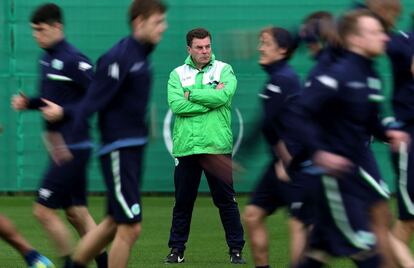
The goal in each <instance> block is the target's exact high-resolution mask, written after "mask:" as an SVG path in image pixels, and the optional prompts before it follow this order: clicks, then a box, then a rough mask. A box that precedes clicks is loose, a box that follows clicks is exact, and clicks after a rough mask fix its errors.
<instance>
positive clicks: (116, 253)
mask: <svg viewBox="0 0 414 268" xmlns="http://www.w3.org/2000/svg"><path fill="white" fill-rule="evenodd" d="M140 233H141V224H140V223H133V224H118V227H117V231H116V234H115V238H114V240H113V242H112V246H111V251H110V253H109V265H108V267H110V268H123V267H127V266H128V259H129V255H130V252H131V249H132V247H133V245H134V244H135V241H136V240H137V239H138V236H139V234H140Z"/></svg>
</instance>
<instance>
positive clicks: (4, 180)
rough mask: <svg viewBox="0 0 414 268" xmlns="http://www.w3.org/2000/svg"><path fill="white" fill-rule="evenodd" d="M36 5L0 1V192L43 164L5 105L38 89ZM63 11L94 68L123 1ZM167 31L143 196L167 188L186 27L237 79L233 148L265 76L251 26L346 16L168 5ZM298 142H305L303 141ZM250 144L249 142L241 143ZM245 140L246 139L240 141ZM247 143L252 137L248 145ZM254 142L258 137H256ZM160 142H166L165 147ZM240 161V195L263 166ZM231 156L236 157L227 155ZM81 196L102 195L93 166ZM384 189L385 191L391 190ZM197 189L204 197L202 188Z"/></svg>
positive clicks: (31, 137) (254, 154) (97, 1)
mask: <svg viewBox="0 0 414 268" xmlns="http://www.w3.org/2000/svg"><path fill="white" fill-rule="evenodd" d="M43 2H44V1H39V0H1V1H0V59H1V60H0V101H1V103H0V127H1V130H2V132H1V134H0V191H31V190H35V189H36V187H37V185H38V183H39V180H40V178H41V177H42V172H43V169H44V168H45V164H46V161H47V159H46V158H47V155H46V152H45V150H44V147H43V144H42V142H41V138H40V135H41V132H42V129H41V126H42V123H41V119H40V116H39V114H38V113H35V112H26V113H23V114H17V113H15V112H13V111H12V110H11V109H10V97H11V95H13V94H14V93H16V92H17V91H18V90H19V89H21V90H23V91H24V92H26V93H27V94H28V95H31V94H35V92H36V91H37V88H36V86H37V64H38V57H39V55H40V53H41V50H40V49H39V48H38V47H37V45H36V43H35V42H34V41H33V38H32V35H31V31H30V27H29V21H28V18H29V16H30V13H31V11H32V10H33V8H34V7H35V6H37V5H39V4H41V3H43ZM52 2H56V3H57V4H59V5H60V6H61V7H62V8H63V10H64V13H65V22H66V23H65V32H66V36H67V38H68V40H69V41H70V42H71V43H73V44H74V45H75V46H77V47H78V48H80V49H81V50H82V51H83V52H84V53H85V54H86V55H88V56H89V57H90V58H92V59H93V60H96V59H97V58H98V56H99V55H100V54H102V53H103V52H104V51H106V50H107V49H108V48H109V47H110V46H111V45H112V44H113V43H114V42H116V41H117V40H118V39H120V38H121V37H123V36H125V35H126V34H128V26H127V23H126V13H127V7H128V5H129V3H130V2H131V1H130V0H118V1H113V0H89V1H84V0H82V1H81V0H61V1H52ZM167 2H168V4H169V11H168V23H169V28H168V30H167V32H166V33H165V35H164V38H163V40H162V42H161V44H160V45H159V46H158V48H157V49H156V51H155V52H154V54H153V56H152V59H153V67H154V71H155V77H154V78H155V83H154V90H153V94H152V100H151V109H150V112H149V115H150V118H151V130H152V132H151V133H152V135H151V141H150V143H149V146H148V147H147V152H146V160H145V173H144V181H143V190H144V191H156V192H169V191H172V189H173V168H174V161H173V159H172V157H171V156H170V154H169V153H168V150H167V148H168V146H167V144H168V139H165V138H164V136H165V134H167V136H168V133H169V132H170V129H169V128H168V126H169V123H170V122H171V121H173V118H170V117H169V116H168V106H167V100H166V82H167V79H168V75H169V72H170V71H171V70H172V69H173V68H174V67H176V66H178V65H181V64H182V62H183V60H184V58H185V57H186V48H185V34H186V32H187V31H188V30H189V29H191V28H195V27H200V26H202V27H206V28H208V29H209V30H210V31H211V32H212V34H213V50H214V52H215V54H216V56H217V57H218V58H219V59H221V60H223V61H226V62H229V63H230V64H231V65H232V66H233V68H234V70H235V72H236V75H237V77H238V81H239V83H238V84H239V87H238V90H237V93H236V96H235V98H234V102H233V103H234V112H233V131H234V136H235V143H236V142H238V143H241V144H243V143H245V142H246V137H247V136H249V133H250V132H251V129H253V128H254V126H255V125H256V123H255V122H256V119H257V117H258V116H259V115H258V111H259V100H258V98H257V93H258V91H260V90H261V86H262V83H263V82H264V79H265V76H264V73H263V72H262V70H261V69H260V67H259V66H258V64H257V63H256V62H257V56H258V55H257V52H256V46H257V36H258V31H259V30H260V28H262V27H265V26H269V25H279V26H282V27H287V28H289V29H293V28H294V27H295V26H296V27H297V25H298V23H299V22H300V21H301V19H302V18H303V17H304V16H305V15H306V14H308V13H310V12H312V11H316V10H320V9H324V10H328V11H332V12H334V13H335V14H338V13H340V12H341V11H343V10H345V9H347V8H349V7H350V6H351V4H352V1H350V0H348V1H347V0H335V1H332V0H314V1H309V0H296V1H290V0H254V1H253V0H226V1H222V0H209V1H199V0H170V1H167ZM403 2H404V5H405V6H404V7H405V10H404V14H403V16H402V18H401V21H400V26H401V27H402V28H403V29H404V28H407V27H408V25H409V21H410V18H409V12H408V11H409V10H412V9H413V7H414V4H413V3H411V2H410V1H408V0H406V1H403ZM292 64H293V66H294V67H295V69H296V70H297V71H298V72H299V73H300V74H301V75H302V76H303V75H304V74H305V73H306V71H307V70H308V69H309V68H310V66H311V61H310V60H309V58H308V56H307V55H306V52H305V51H304V50H299V52H298V53H297V55H296V56H295V57H294V59H293V62H292ZM387 64H388V63H387V60H386V59H385V58H383V59H382V60H380V71H381V74H382V76H383V78H384V80H385V81H386V82H387V84H389V78H390V75H389V68H388V66H387ZM305 135H306V134H304V137H305ZM250 136H252V135H250ZM248 139H249V140H252V137H250V138H248ZM253 139H256V136H254V137H253ZM257 139H260V138H257ZM166 141H167V142H166ZM253 148H254V150H252V151H251V152H249V154H248V155H244V159H250V161H249V162H248V163H245V164H246V166H245V171H244V172H243V173H242V174H241V175H240V176H237V180H236V182H235V186H236V189H237V190H239V191H249V190H250V189H251V187H252V186H253V184H254V182H255V180H256V179H257V178H258V176H259V175H260V173H261V170H262V168H263V166H264V165H265V164H266V161H267V156H266V155H267V153H266V149H265V147H264V146H263V144H262V143H260V142H259V143H257V144H256V145H254V146H253ZM375 152H376V155H377V157H378V159H379V162H380V167H381V169H382V171H383V174H384V177H385V178H386V179H387V180H388V181H390V182H391V181H392V176H393V175H392V172H391V168H390V164H389V159H388V151H387V149H386V148H385V147H384V146H383V145H380V144H378V145H375ZM236 157H237V154H236ZM89 173H90V174H89V175H90V176H89V177H90V189H91V190H92V191H101V190H103V189H104V186H103V183H102V178H101V174H100V171H99V167H98V163H97V161H96V158H95V159H94V160H93V161H92V163H91V165H90V172H89ZM391 186H392V185H391ZM200 189H201V190H203V191H204V190H207V184H206V183H205V181H204V182H202V184H201V188H200Z"/></svg>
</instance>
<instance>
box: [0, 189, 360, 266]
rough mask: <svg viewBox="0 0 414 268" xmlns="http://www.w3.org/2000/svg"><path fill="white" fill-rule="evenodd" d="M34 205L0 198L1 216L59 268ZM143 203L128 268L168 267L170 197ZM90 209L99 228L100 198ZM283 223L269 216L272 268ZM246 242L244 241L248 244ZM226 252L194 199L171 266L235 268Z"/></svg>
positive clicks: (280, 262) (17, 260)
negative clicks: (183, 244) (185, 235)
mask: <svg viewBox="0 0 414 268" xmlns="http://www.w3.org/2000/svg"><path fill="white" fill-rule="evenodd" d="M33 200H34V197H32V196H23V197H22V196H15V197H9V196H1V197H0V213H2V214H4V215H6V216H7V217H9V218H10V219H11V220H12V221H13V222H14V223H15V225H16V226H17V227H18V229H19V230H20V232H21V233H22V234H23V235H24V236H25V237H26V238H27V239H28V240H29V241H30V242H31V243H32V245H33V246H34V247H35V248H36V249H38V250H39V251H40V252H42V253H43V254H44V255H46V256H48V257H50V258H51V259H52V260H53V261H54V262H55V264H56V265H57V267H60V266H61V262H60V260H59V259H58V258H57V257H56V252H55V251H54V248H53V246H52V245H51V243H50V242H49V240H48V239H47V236H46V234H45V232H44V231H43V230H42V228H41V227H40V225H39V224H38V223H37V221H36V219H35V218H34V217H33V215H32V212H31V208H32V204H33ZM247 200H248V197H247V196H242V197H240V198H239V199H238V202H239V205H240V208H241V211H242V210H243V207H244V205H245V204H246V201H247ZM142 203H143V232H142V235H141V237H140V238H139V240H138V242H137V243H136V245H135V247H134V248H133V250H132V253H131V258H130V262H129V266H128V267H131V268H135V267H145V268H158V267H163V268H166V267H168V266H171V265H166V264H164V263H163V260H164V258H165V256H166V255H167V254H168V253H169V249H168V246H167V243H168V236H169V228H170V224H171V215H172V207H173V204H174V198H173V197H172V196H163V197H152V196H150V197H144V198H143V202H142ZM89 208H90V211H91V213H92V215H93V217H94V218H95V220H97V221H98V222H99V221H100V220H101V218H102V215H103V214H104V208H105V199H104V198H103V197H90V198H89ZM286 219H287V216H286V212H285V211H282V210H281V211H278V212H277V213H276V215H273V216H271V217H270V218H269V219H268V222H267V224H268V229H269V234H270V237H271V249H270V260H271V261H270V264H271V265H272V267H276V268H277V267H280V268H285V267H289V265H288V259H289V242H288V241H289V240H288V229H287V225H286ZM73 234H74V237H75V238H76V240H77V239H78V238H77V235H76V233H75V232H73ZM245 239H246V240H247V238H245ZM227 251H228V248H227V245H226V243H225V239H224V231H223V228H222V226H221V222H220V218H219V214H218V210H217V208H216V207H215V206H214V204H213V202H212V200H211V198H210V197H208V196H200V197H198V199H197V202H196V205H195V208H194V212H193V220H192V224H191V231H190V238H189V241H188V243H187V250H186V252H185V263H183V264H180V265H174V266H180V267H189V268H190V267H191V268H192V267H194V268H211V267H219V268H221V267H223V268H226V267H235V266H234V265H231V264H230V263H229V256H228V252H227ZM244 257H245V258H246V260H247V262H248V264H247V265H239V267H253V262H252V259H251V256H250V248H249V245H248V243H247V242H246V246H245V249H244ZM19 267H22V268H23V267H26V265H25V263H24V261H23V259H22V258H21V257H20V255H19V254H18V253H17V252H16V251H14V249H12V248H11V247H9V246H8V245H7V244H6V243H5V242H3V241H0V268H19ZM90 267H95V265H94V264H91V265H90ZM331 267H338V268H347V267H353V265H352V264H351V263H350V262H348V261H346V260H339V261H335V262H333V263H332V265H331Z"/></svg>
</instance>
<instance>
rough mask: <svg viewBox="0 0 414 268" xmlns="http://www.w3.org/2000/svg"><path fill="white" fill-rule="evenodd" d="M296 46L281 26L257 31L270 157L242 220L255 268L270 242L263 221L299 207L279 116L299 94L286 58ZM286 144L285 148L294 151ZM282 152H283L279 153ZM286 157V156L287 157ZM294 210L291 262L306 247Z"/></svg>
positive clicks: (264, 260)
mask: <svg viewBox="0 0 414 268" xmlns="http://www.w3.org/2000/svg"><path fill="white" fill-rule="evenodd" d="M295 48H296V45H295V41H294V39H293V38H292V36H291V34H290V33H289V32H288V31H286V30H285V29H283V28H278V27H273V28H265V29H263V30H262V31H261V33H260V44H259V48H258V50H259V52H260V59H259V63H260V64H261V66H262V67H263V69H264V70H265V71H266V73H267V74H268V75H269V76H270V79H269V81H268V82H267V83H266V86H265V88H264V90H263V92H262V93H260V94H259V97H260V98H262V100H263V116H264V119H263V126H262V130H263V134H264V136H265V138H266V141H267V142H268V144H269V145H270V151H271V152H272V160H271V161H270V163H269V165H268V167H267V170H266V171H265V173H264V175H263V177H262V178H261V180H260V181H259V183H258V184H257V186H256V189H255V190H254V192H253V195H252V197H251V200H250V202H249V204H248V205H247V206H246V208H245V211H244V215H243V218H244V221H245V223H246V226H247V230H248V233H249V238H250V243H251V248H252V255H253V259H254V263H255V265H256V267H263V268H264V267H270V266H269V257H268V253H269V252H268V251H269V246H268V244H269V241H268V235H267V231H266V226H265V220H266V218H267V217H268V216H270V215H271V214H272V213H273V212H274V211H275V210H276V209H277V208H280V207H284V206H289V205H291V204H295V205H294V206H298V205H299V204H300V205H299V206H301V205H302V200H300V199H298V200H295V199H297V198H298V197H299V196H298V192H297V190H298V189H299V187H297V186H294V185H293V182H292V181H289V180H290V179H289V178H288V177H287V174H286V173H287V172H286V171H285V170H284V165H286V164H287V163H285V164H283V160H282V159H284V158H285V162H289V161H290V152H287V151H285V150H286V149H285V146H286V145H285V143H284V138H282V137H283V134H284V133H283V130H282V127H281V122H280V121H281V120H280V118H281V117H283V115H284V112H285V108H286V107H287V106H289V105H291V104H292V103H293V101H294V99H295V98H296V97H297V95H298V94H299V91H300V88H301V85H300V81H299V77H298V75H297V74H296V73H295V71H294V70H293V69H292V68H291V67H290V66H289V64H288V61H289V59H290V57H291V56H292V54H293V52H294V50H295ZM290 145H291V144H288V145H287V147H288V148H287V149H291V150H295V149H296V148H295V149H294V148H292V147H293V146H290ZM281 154H282V155H281ZM286 158H287V159H286ZM294 211H295V209H291V213H292V215H291V217H290V219H289V226H290V228H291V233H290V235H291V246H290V248H291V261H292V263H296V262H297V261H298V260H299V258H300V256H301V253H302V251H303V249H304V247H305V233H304V226H303V224H302V223H301V222H300V221H299V220H298V215H296V214H295V212H294Z"/></svg>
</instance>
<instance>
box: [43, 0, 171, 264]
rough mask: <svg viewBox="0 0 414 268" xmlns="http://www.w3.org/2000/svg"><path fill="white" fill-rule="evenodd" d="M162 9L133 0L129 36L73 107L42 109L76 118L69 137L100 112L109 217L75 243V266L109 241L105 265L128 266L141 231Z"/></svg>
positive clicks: (102, 62)
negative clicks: (153, 69)
mask: <svg viewBox="0 0 414 268" xmlns="http://www.w3.org/2000/svg"><path fill="white" fill-rule="evenodd" d="M165 12H166V6H165V5H164V4H163V3H162V2H161V1H158V0H135V1H132V3H131V5H130V8H129V22H130V26H131V35H130V36H128V37H125V38H123V39H122V40H120V41H119V42H118V43H116V44H115V45H114V46H113V47H112V48H111V49H110V50H109V51H108V52H106V53H105V54H104V55H102V56H101V57H100V58H99V60H98V64H97V71H96V74H95V76H94V79H93V81H92V83H91V85H90V87H89V89H88V93H87V95H86V96H85V98H84V99H83V100H82V102H81V103H80V105H79V106H77V107H76V112H75V111H66V110H64V111H62V109H61V107H59V106H56V104H51V103H50V104H49V106H48V107H47V108H48V109H47V110H48V112H45V116H46V118H48V120H54V119H55V117H62V116H74V117H75V126H74V129H73V133H72V136H71V137H70V138H71V140H72V141H77V140H79V139H81V134H82V131H83V130H85V129H87V126H88V123H87V121H88V118H89V117H90V116H91V115H92V114H93V113H95V112H98V113H99V114H98V116H99V119H98V124H99V131H100V134H101V141H102V147H101V148H100V150H99V155H100V160H101V166H102V171H103V174H104V177H105V183H106V187H107V199H108V201H107V216H106V217H105V218H104V219H103V221H102V222H101V223H100V224H99V225H98V226H97V228H94V229H93V230H92V231H91V232H90V233H88V234H87V235H86V236H85V237H84V238H82V240H81V241H80V242H79V245H78V247H77V249H76V250H75V253H74V255H73V257H72V259H73V267H74V268H77V267H86V266H87V264H88V263H89V262H90V260H91V259H92V258H93V257H94V256H95V255H96V254H98V253H99V252H100V251H101V250H102V249H103V248H105V247H106V246H107V245H108V244H110V243H111V242H112V246H111V251H110V253H109V265H108V266H109V267H110V268H123V267H127V265H128V259H129V255H130V252H131V249H132V247H133V245H134V244H135V241H136V240H137V239H138V236H139V234H140V233H141V220H142V216H141V215H142V207H141V198H140V191H139V188H140V181H141V172H142V161H143V156H144V146H145V144H146V143H147V140H148V138H147V132H148V130H147V124H146V112H147V105H148V99H149V96H150V90H151V82H152V81H151V78H152V73H151V69H150V62H149V55H150V53H151V52H152V50H153V49H154V46H155V45H156V44H157V43H158V42H159V41H160V40H161V37H162V34H163V33H164V31H165V30H166V27H167V24H166V14H165ZM63 112H64V113H63ZM66 112H69V114H68V115H67V114H66ZM71 112H73V113H72V114H71Z"/></svg>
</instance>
